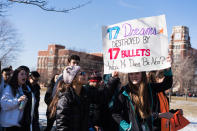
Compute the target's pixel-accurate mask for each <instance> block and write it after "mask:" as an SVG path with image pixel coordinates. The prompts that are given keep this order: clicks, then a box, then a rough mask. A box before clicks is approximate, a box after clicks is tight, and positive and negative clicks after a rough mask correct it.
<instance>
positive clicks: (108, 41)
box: [102, 15, 170, 74]
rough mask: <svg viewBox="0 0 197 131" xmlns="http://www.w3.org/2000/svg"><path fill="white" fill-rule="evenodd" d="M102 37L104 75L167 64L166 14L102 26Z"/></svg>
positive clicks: (168, 64) (149, 69) (142, 69)
mask: <svg viewBox="0 0 197 131" xmlns="http://www.w3.org/2000/svg"><path fill="white" fill-rule="evenodd" d="M102 38H103V58H104V73H105V74H109V73H112V72H113V71H120V72H124V73H129V72H141V71H151V70H160V69H165V68H168V67H170V63H169V62H167V60H166V57H167V56H168V35H167V27H166V20H165V15H160V16H154V17H147V18H141V19H135V20H130V21H125V22H122V23H118V24H114V25H110V26H103V27H102Z"/></svg>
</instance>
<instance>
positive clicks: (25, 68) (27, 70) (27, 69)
mask: <svg viewBox="0 0 197 131" xmlns="http://www.w3.org/2000/svg"><path fill="white" fill-rule="evenodd" d="M19 68H23V69H24V70H25V72H27V73H29V72H30V69H29V67H27V66H24V65H22V66H19ZM28 75H29V74H28Z"/></svg>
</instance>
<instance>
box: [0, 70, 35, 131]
mask: <svg viewBox="0 0 197 131" xmlns="http://www.w3.org/2000/svg"><path fill="white" fill-rule="evenodd" d="M26 80H27V73H26V71H25V70H24V69H23V68H20V67H19V68H17V69H16V70H15V71H14V73H13V76H12V78H11V79H10V81H9V82H8V85H7V86H6V88H5V89H4V91H3V95H2V97H1V108H2V109H1V117H0V122H1V126H2V127H4V130H5V131H29V130H30V124H28V123H30V122H31V117H30V113H29V112H28V111H27V107H28V106H31V105H29V102H30V100H31V99H29V98H31V97H29V89H28V87H27V86H26ZM23 117H26V118H25V119H26V122H23V121H22V120H23Z"/></svg>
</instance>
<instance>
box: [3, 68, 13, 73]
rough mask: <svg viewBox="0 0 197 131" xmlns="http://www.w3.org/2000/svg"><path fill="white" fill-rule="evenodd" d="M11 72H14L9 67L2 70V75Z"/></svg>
mask: <svg viewBox="0 0 197 131" xmlns="http://www.w3.org/2000/svg"><path fill="white" fill-rule="evenodd" d="M4 71H5V72H10V71H12V70H11V69H10V68H9V67H7V68H3V69H2V71H1V73H3V72H4Z"/></svg>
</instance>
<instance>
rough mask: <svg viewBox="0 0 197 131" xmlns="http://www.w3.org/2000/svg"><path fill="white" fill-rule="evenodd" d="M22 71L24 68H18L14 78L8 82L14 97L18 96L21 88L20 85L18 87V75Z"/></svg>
mask: <svg viewBox="0 0 197 131" xmlns="http://www.w3.org/2000/svg"><path fill="white" fill-rule="evenodd" d="M22 70H24V68H22V67H18V68H17V69H16V70H14V73H13V76H12V77H11V79H10V81H9V82H8V84H9V85H10V86H11V89H12V93H13V95H14V96H16V92H17V89H18V87H19V85H18V74H19V72H20V71H22ZM24 71H25V70H24ZM24 86H25V84H24V85H22V87H24Z"/></svg>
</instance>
